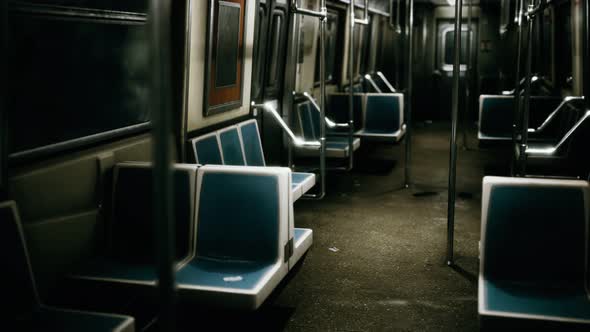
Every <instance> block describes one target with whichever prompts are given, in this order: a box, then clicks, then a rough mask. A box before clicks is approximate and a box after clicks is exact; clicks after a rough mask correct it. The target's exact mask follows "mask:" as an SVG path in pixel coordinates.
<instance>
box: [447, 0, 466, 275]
mask: <svg viewBox="0 0 590 332" xmlns="http://www.w3.org/2000/svg"><path fill="white" fill-rule="evenodd" d="M462 8H463V0H457V2H456V4H455V58H454V62H453V95H452V109H451V114H452V124H451V155H450V158H449V201H448V209H447V212H448V214H447V265H449V266H450V265H453V263H454V257H453V256H454V241H455V199H456V185H457V122H458V117H459V88H460V86H459V78H460V77H459V76H460V74H461V16H462Z"/></svg>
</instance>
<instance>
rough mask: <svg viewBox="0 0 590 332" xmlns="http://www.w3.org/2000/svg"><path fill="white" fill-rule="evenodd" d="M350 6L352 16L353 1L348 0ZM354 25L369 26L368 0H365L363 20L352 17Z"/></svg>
mask: <svg viewBox="0 0 590 332" xmlns="http://www.w3.org/2000/svg"><path fill="white" fill-rule="evenodd" d="M350 6H351V7H352V8H353V9H352V14H353V15H354V0H350ZM354 23H357V24H361V25H369V0H365V8H364V9H363V18H362V19H358V18H356V16H354Z"/></svg>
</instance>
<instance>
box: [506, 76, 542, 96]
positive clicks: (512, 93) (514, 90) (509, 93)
mask: <svg viewBox="0 0 590 332" xmlns="http://www.w3.org/2000/svg"><path fill="white" fill-rule="evenodd" d="M539 78H540V77H539V76H537V75H535V76H533V77H532V78H531V83H536V82H540V81H539ZM525 82H526V77H524V78H523V79H522V80H520V82H519V84H520V85H523V84H524V83H525ZM515 93H516V88H514V89H512V90H509V91H502V95H503V96H513V95H514V94H515Z"/></svg>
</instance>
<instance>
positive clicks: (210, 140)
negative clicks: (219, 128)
mask: <svg viewBox="0 0 590 332" xmlns="http://www.w3.org/2000/svg"><path fill="white" fill-rule="evenodd" d="M192 144H193V151H194V153H195V162H196V163H197V164H201V165H223V158H222V156H221V150H220V149H219V139H218V137H217V134H216V133H213V134H210V135H206V136H203V137H199V138H197V139H195V140H193V141H192Z"/></svg>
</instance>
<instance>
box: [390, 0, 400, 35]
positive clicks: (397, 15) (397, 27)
mask: <svg viewBox="0 0 590 332" xmlns="http://www.w3.org/2000/svg"><path fill="white" fill-rule="evenodd" d="M394 1H395V0H389V26H390V27H391V28H392V29H394V30H395V32H397V33H402V26H401V24H400V4H401V2H402V0H397V6H396V9H395V24H394V23H393V2H394Z"/></svg>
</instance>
